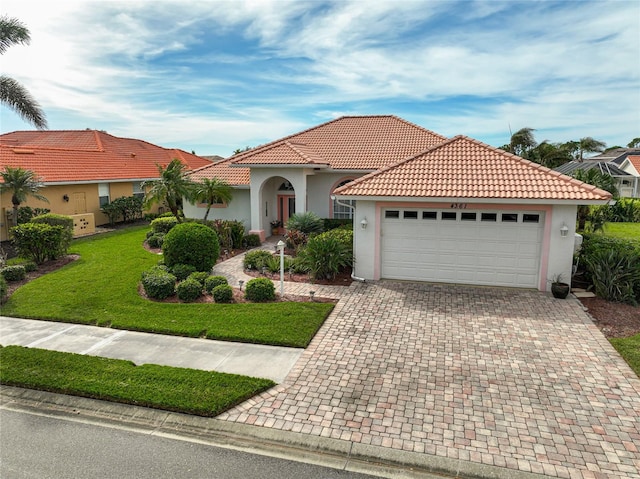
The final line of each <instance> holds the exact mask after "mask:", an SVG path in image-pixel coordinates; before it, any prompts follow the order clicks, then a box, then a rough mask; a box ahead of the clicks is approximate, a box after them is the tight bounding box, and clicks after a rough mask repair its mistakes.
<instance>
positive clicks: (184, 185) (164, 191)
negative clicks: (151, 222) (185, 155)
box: [142, 158, 193, 222]
mask: <svg viewBox="0 0 640 479" xmlns="http://www.w3.org/2000/svg"><path fill="white" fill-rule="evenodd" d="M157 167H158V173H159V176H160V178H159V179H157V180H150V181H145V182H143V183H142V187H143V188H147V187H149V191H147V193H146V194H145V197H144V203H143V204H144V207H145V208H150V207H151V206H152V205H154V204H155V203H166V205H167V207H168V208H169V210H171V213H173V215H174V216H175V217H176V218H177V219H178V222H182V219H181V215H180V209H181V207H182V198H187V199H190V198H192V197H193V182H192V181H190V180H189V178H188V177H187V172H186V168H187V167H186V165H184V164H183V163H182V162H181V161H180V160H178V159H177V158H175V159H173V160H171V162H170V163H169V164H168V165H167V167H166V168H163V167H162V166H160V165H157Z"/></svg>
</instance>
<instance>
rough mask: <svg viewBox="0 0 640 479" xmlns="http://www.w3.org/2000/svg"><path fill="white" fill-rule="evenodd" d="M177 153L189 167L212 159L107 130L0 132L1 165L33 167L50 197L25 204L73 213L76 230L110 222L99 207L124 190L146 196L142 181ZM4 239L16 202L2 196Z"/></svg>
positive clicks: (0, 237) (0, 236) (0, 235)
mask: <svg viewBox="0 0 640 479" xmlns="http://www.w3.org/2000/svg"><path fill="white" fill-rule="evenodd" d="M174 158H178V159H180V161H182V162H183V163H184V164H186V165H187V167H188V168H189V169H190V170H195V169H197V168H201V167H203V166H206V165H210V164H211V161H209V160H207V159H204V158H201V157H198V156H196V155H192V154H190V153H187V152H186V151H182V150H176V149H167V148H162V147H160V146H156V145H153V144H151V143H147V142H146V141H142V140H135V139H130V138H118V137H115V136H112V135H109V134H108V133H105V132H103V131H97V130H73V131H46V130H45V131H16V132H12V133H5V134H2V135H0V169H2V170H3V169H4V167H5V166H10V167H13V168H23V169H26V170H31V171H33V172H35V173H36V174H37V175H38V177H39V178H40V179H41V181H42V182H43V184H44V188H42V190H41V191H40V193H41V194H42V195H43V196H45V197H46V198H47V199H48V200H49V203H46V202H44V201H39V200H36V199H34V198H29V199H28V201H27V202H26V203H24V204H23V205H22V206H30V207H32V208H47V209H50V210H51V211H52V212H53V213H58V214H64V215H71V216H74V218H75V220H76V221H75V222H76V226H77V228H76V229H77V230H78V232H80V233H82V232H85V231H86V232H90V231H91V228H95V226H96V225H103V224H106V223H108V218H107V216H106V215H104V214H103V213H102V212H101V210H100V207H101V206H102V205H104V204H106V203H109V202H110V201H112V200H114V199H116V198H119V197H121V196H133V195H140V196H144V191H143V190H142V188H141V186H140V185H141V183H142V182H143V181H145V180H152V179H155V178H157V177H158V167H157V165H161V166H163V167H165V166H166V165H167V164H168V163H169V162H170V161H171V160H172V159H174ZM0 213H1V216H0V240H2V241H4V240H6V239H7V237H8V232H9V227H10V226H11V224H12V218H11V215H12V213H13V205H12V203H11V196H10V194H9V193H8V192H7V193H3V194H2V196H1V197H0Z"/></svg>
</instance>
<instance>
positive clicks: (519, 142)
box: [501, 127, 537, 158]
mask: <svg viewBox="0 0 640 479" xmlns="http://www.w3.org/2000/svg"><path fill="white" fill-rule="evenodd" d="M534 131H535V129H533V128H528V127H524V128H520V129H519V130H518V131H516V132H515V133H513V134H512V135H511V139H510V141H509V144H508V145H504V146H502V147H501V149H503V150H505V151H508V152H509V153H513V154H514V155H518V156H520V157H522V158H527V155H528V153H529V151H531V150H532V149H533V148H534V147H535V146H536V145H537V143H536V139H535V137H534V134H533V132H534Z"/></svg>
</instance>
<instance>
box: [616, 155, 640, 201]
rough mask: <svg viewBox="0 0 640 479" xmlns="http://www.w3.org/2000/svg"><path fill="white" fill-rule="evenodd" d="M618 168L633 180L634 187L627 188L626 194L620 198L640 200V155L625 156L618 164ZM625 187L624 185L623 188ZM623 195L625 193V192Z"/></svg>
mask: <svg viewBox="0 0 640 479" xmlns="http://www.w3.org/2000/svg"><path fill="white" fill-rule="evenodd" d="M620 168H622V169H623V170H624V171H626V172H627V173H629V174H630V175H632V176H633V177H634V178H635V186H633V185H629V186H628V189H629V191H628V193H629V194H625V195H622V194H621V196H630V197H632V198H640V154H638V155H627V156H626V158H625V159H624V160H623V161H622V163H620ZM626 187H627V186H626V185H624V186H623V188H626ZM625 193H627V191H626V190H625Z"/></svg>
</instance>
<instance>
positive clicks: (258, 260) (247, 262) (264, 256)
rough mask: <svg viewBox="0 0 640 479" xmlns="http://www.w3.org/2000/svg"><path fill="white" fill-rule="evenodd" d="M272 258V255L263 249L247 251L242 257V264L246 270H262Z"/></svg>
mask: <svg viewBox="0 0 640 479" xmlns="http://www.w3.org/2000/svg"><path fill="white" fill-rule="evenodd" d="M271 258H273V254H271V253H270V252H269V251H267V250H264V249H258V250H255V251H249V252H248V253H247V254H245V255H244V259H243V260H242V261H243V264H244V267H245V268H246V269H257V270H260V269H262V268H263V267H264V266H265V265H266V263H267V262H268V261H269V260H270V259H271Z"/></svg>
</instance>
